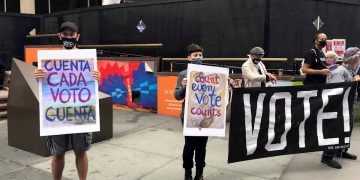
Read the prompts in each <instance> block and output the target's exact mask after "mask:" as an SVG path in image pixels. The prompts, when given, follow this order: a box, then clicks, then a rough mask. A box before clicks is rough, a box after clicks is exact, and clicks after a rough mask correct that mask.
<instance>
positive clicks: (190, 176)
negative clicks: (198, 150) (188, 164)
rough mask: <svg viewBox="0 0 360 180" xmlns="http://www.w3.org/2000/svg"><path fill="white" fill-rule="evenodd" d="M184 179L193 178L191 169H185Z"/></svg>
mask: <svg viewBox="0 0 360 180" xmlns="http://www.w3.org/2000/svg"><path fill="white" fill-rule="evenodd" d="M185 180H193V178H192V172H191V169H185Z"/></svg>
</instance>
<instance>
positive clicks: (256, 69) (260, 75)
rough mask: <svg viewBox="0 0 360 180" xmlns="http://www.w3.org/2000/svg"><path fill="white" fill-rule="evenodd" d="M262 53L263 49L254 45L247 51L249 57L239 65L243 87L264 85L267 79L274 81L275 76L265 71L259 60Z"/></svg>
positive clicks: (263, 52)
mask: <svg viewBox="0 0 360 180" xmlns="http://www.w3.org/2000/svg"><path fill="white" fill-rule="evenodd" d="M264 54H265V51H264V50H263V49H262V48H261V47H254V48H252V49H251V50H250V51H249V54H248V56H249V59H248V60H247V61H246V62H245V63H244V64H243V65H242V67H241V71H242V75H243V77H244V86H245V87H265V86H266V82H269V81H271V82H272V83H273V84H274V83H276V81H277V79H276V77H275V76H274V75H273V74H271V73H269V72H267V70H266V67H265V65H264V63H262V62H261V58H263V57H264Z"/></svg>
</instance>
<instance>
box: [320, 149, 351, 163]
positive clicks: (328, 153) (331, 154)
mask: <svg viewBox="0 0 360 180" xmlns="http://www.w3.org/2000/svg"><path fill="white" fill-rule="evenodd" d="M347 151H348V148H346V149H338V150H326V151H323V154H322V158H323V159H325V160H331V159H333V158H334V156H335V155H337V156H341V154H342V153H343V152H347Z"/></svg>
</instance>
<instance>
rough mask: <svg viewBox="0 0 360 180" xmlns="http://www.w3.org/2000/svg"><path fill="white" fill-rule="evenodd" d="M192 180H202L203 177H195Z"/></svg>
mask: <svg viewBox="0 0 360 180" xmlns="http://www.w3.org/2000/svg"><path fill="white" fill-rule="evenodd" d="M194 180H204V178H203V176H202V175H199V176H198V175H196V176H195V178H194Z"/></svg>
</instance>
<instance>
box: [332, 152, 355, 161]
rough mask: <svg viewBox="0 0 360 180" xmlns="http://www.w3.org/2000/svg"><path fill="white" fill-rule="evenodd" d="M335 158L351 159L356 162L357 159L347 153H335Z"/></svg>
mask: <svg viewBox="0 0 360 180" xmlns="http://www.w3.org/2000/svg"><path fill="white" fill-rule="evenodd" d="M336 157H339V158H344V159H351V160H356V159H357V156H356V155H353V154H350V153H348V152H343V153H336Z"/></svg>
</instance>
